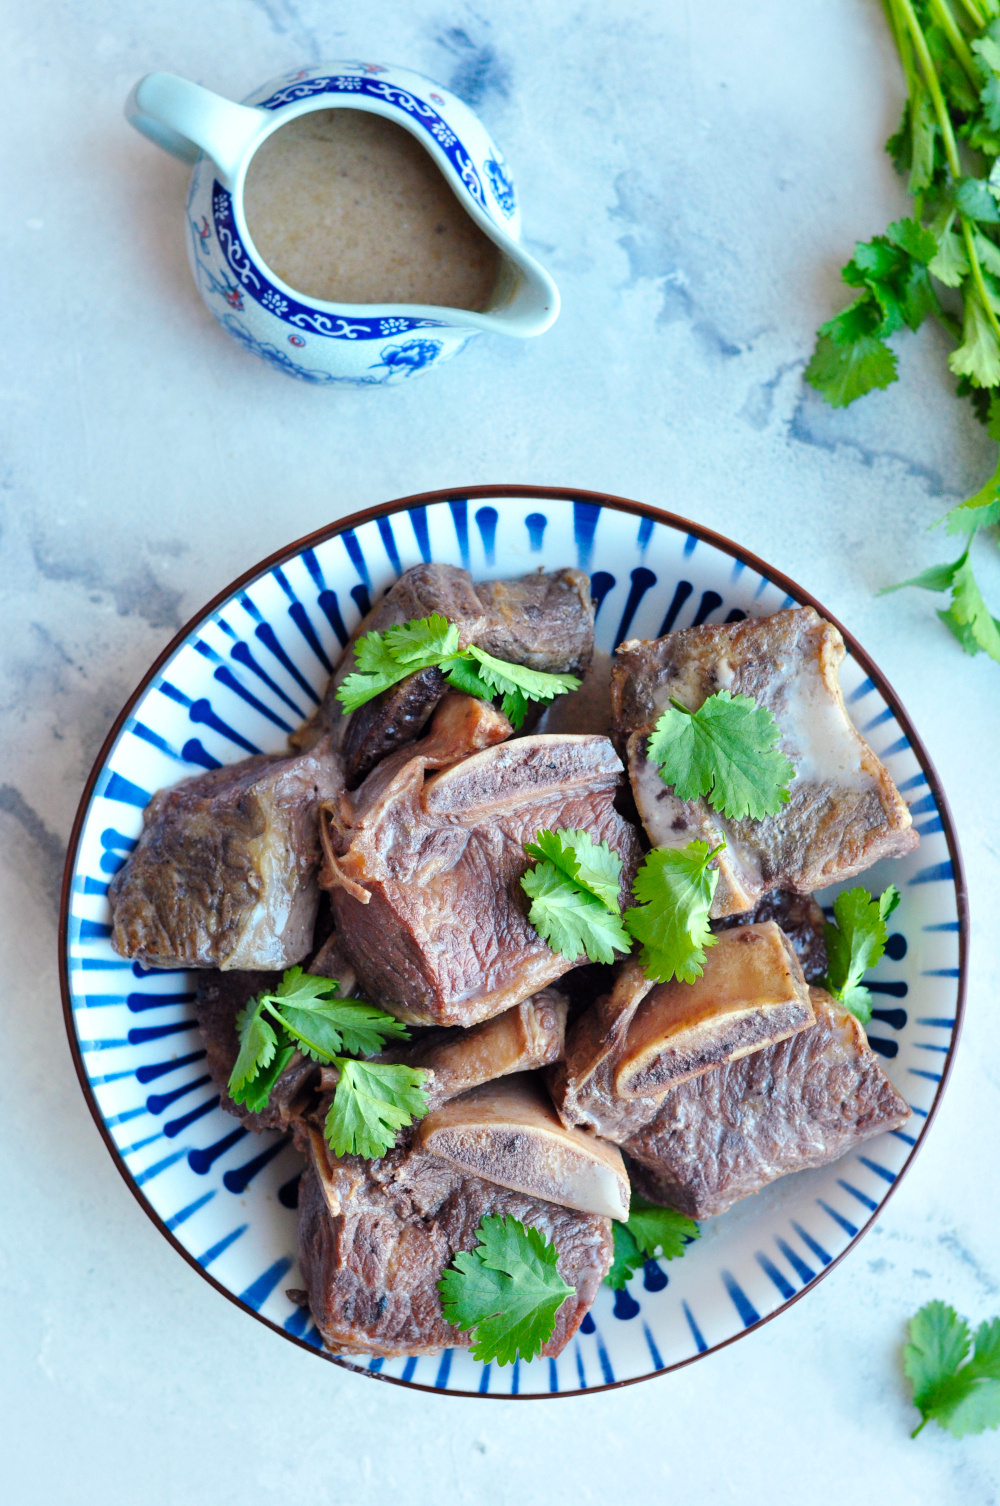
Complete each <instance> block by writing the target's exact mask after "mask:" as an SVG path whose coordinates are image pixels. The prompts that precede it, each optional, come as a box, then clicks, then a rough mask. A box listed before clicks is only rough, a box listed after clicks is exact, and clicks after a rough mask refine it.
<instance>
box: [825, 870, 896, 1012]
mask: <svg viewBox="0 0 1000 1506" xmlns="http://www.w3.org/2000/svg"><path fill="white" fill-rule="evenodd" d="M899 901H900V893H899V890H898V889H897V888H896V886H895V885H894V884H890V885H889V887H888V888H887V889H884V890H883V891H882V893H881V895H880V896H879V898H878V899H873V898H872V896H871V895H870V894H869V893H868V890H867V889H848V890H845V892H844V893H843V894H838V895H837V898H836V899H835V900H834V902H833V916H834V923H833V924H830V922H829V921H828V922H827V923H826V925H825V926H824V927H823V936H824V939H825V941H826V953H827V975H826V978H825V980H824V982H825V986H826V987H827V988H828V989H829V991H830V993H831V994H832V995H833V997H834V998H835V999H838V1000H839V1001H840V1003H841V1004H843V1005H844V1008H845V1009H849V1010H850V1012H851V1014H853V1015H855V1016H856V1017H857V1018H858V1019H859V1020H860V1021H861V1023H862V1025H867V1023H868V1021H869V1020H870V1019H871V1012H872V1005H871V994H870V993H869V992H868V990H867V988H864V987H863V986H862V984H861V980H862V978H863V977H864V975H865V973H866V972H867V971H868V969H869V968H870V967H874V966H875V964H876V962H878V960H879V958H880V957H881V956H882V953H883V952H884V951H885V944H886V942H887V941H888V939H889V931H888V928H887V926H886V921H887V920H888V918H889V916H890V915H891V914H892V912H893V910H895V908H896V906H897V905H898V904H899Z"/></svg>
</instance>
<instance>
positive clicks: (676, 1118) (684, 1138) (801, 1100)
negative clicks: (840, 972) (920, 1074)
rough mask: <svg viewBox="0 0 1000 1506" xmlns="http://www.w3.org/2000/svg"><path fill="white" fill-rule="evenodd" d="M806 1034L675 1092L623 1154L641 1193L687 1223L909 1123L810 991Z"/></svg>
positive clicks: (851, 1022)
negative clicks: (810, 1023) (810, 1022)
mask: <svg viewBox="0 0 1000 1506" xmlns="http://www.w3.org/2000/svg"><path fill="white" fill-rule="evenodd" d="M811 993H812V1000H813V1008H814V1010H815V1013H816V1023H815V1025H813V1026H812V1027H811V1028H810V1029H807V1030H803V1031H801V1032H800V1033H799V1034H798V1035H794V1036H792V1037H790V1038H789V1039H788V1040H785V1041H781V1042H779V1043H778V1044H777V1045H775V1046H769V1047H767V1048H766V1049H765V1050H763V1051H757V1052H754V1053H753V1054H752V1055H750V1056H743V1057H741V1058H740V1059H739V1060H737V1061H732V1062H728V1063H726V1064H725V1065H724V1066H721V1067H716V1068H715V1069H714V1070H713V1071H711V1072H705V1073H703V1074H702V1075H701V1076H700V1077H696V1078H692V1079H691V1080H690V1081H689V1082H685V1083H682V1084H681V1086H680V1087H678V1088H673V1089H672V1090H671V1091H670V1092H669V1093H667V1094H666V1096H665V1097H664V1098H663V1100H662V1102H661V1104H660V1106H659V1109H658V1112H657V1115H656V1117H655V1119H653V1120H652V1121H651V1122H650V1123H649V1124H647V1125H645V1126H644V1127H643V1128H642V1129H640V1130H638V1131H637V1132H636V1133H635V1134H633V1135H631V1136H630V1137H629V1138H628V1139H627V1140H626V1141H625V1142H624V1144H623V1149H624V1151H625V1152H626V1155H627V1156H629V1157H630V1158H631V1167H630V1170H631V1174H632V1183H633V1186H634V1187H635V1189H636V1191H637V1192H640V1193H641V1194H642V1195H643V1196H644V1197H647V1198H649V1199H650V1200H651V1201H653V1202H656V1203H662V1204H665V1205H666V1206H667V1207H669V1208H676V1209H677V1210H678V1211H679V1212H681V1213H686V1214H688V1215H689V1216H690V1217H691V1218H708V1217H710V1216H711V1215H713V1214H717V1213H723V1212H724V1211H725V1210H726V1209H727V1208H728V1207H730V1206H731V1205H732V1204H733V1203H735V1202H737V1201H738V1200H739V1199H740V1198H745V1197H748V1196H749V1195H750V1194H751V1193H753V1192H759V1191H760V1189H761V1188H762V1187H766V1186H767V1184H768V1183H769V1182H773V1181H775V1180H776V1179H777V1178H778V1177H783V1176H787V1175H788V1174H789V1173H790V1172H794V1171H803V1170H805V1169H806V1168H807V1167H810V1166H825V1165H826V1164H827V1162H829V1161H835V1160H837V1159H838V1157H840V1156H842V1155H843V1154H844V1153H845V1152H846V1151H848V1150H850V1149H851V1148H852V1146H855V1145H858V1144H860V1143H861V1142H862V1141H863V1140H867V1139H869V1138H870V1137H871V1136H872V1135H878V1134H881V1133H882V1132H883V1131H885V1130H893V1129H898V1128H899V1127H900V1125H902V1124H904V1123H905V1122H906V1120H907V1119H908V1118H909V1117H910V1110H909V1107H908V1105H907V1104H906V1102H905V1100H904V1099H903V1098H901V1097H900V1095H899V1093H897V1092H896V1089H895V1088H894V1087H893V1086H892V1084H891V1083H890V1082H889V1079H888V1078H887V1077H886V1075H885V1073H884V1072H883V1071H882V1068H881V1066H880V1065H879V1063H878V1060H877V1059H876V1057H875V1056H874V1054H873V1053H872V1050H871V1048H870V1046H869V1045H868V1041H867V1038H866V1036H865V1032H864V1030H863V1029H862V1028H861V1026H860V1024H859V1023H858V1021H857V1020H856V1019H855V1018H854V1016H853V1015H852V1014H849V1013H848V1011H847V1010H846V1009H844V1008H843V1007H842V1005H840V1004H838V1003H836V1002H835V1000H833V999H832V998H831V997H830V995H829V994H827V993H825V992H824V991H823V990H822V989H819V988H814V989H812V990H811Z"/></svg>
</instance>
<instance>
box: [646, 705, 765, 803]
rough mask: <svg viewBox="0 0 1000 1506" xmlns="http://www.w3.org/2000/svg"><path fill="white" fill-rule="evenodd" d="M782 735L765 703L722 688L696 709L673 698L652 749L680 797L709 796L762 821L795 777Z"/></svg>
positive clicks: (667, 781)
mask: <svg viewBox="0 0 1000 1506" xmlns="http://www.w3.org/2000/svg"><path fill="white" fill-rule="evenodd" d="M780 736H781V732H780V729H779V727H778V724H777V722H776V721H775V719H774V717H773V716H772V715H771V713H770V711H768V709H767V707H766V706H758V705H757V704H756V702H754V701H753V700H751V698H750V697H749V696H746V695H737V696H733V695H730V693H729V691H728V690H720V691H717V692H716V694H715V695H710V696H709V697H708V699H707V700H705V701H704V702H703V703H702V704H701V706H700V707H699V708H698V710H697V711H689V710H688V708H687V707H686V706H683V705H682V704H681V702H680V701H675V700H674V699H673V698H671V701H670V705H669V706H667V707H666V708H665V710H664V711H663V713H662V715H661V716H660V718H659V720H658V722H657V723H656V727H655V729H654V731H653V734H652V736H651V737H650V739H649V746H648V750H647V751H648V756H649V757H650V758H651V759H652V761H653V763H655V764H656V765H657V766H658V768H659V770H660V778H661V779H662V780H663V782H664V784H669V785H673V788H674V794H675V795H676V796H677V798H678V799H679V800H697V799H698V798H699V797H700V796H702V795H704V796H707V798H708V803H709V805H711V806H712V807H713V809H715V810H717V811H721V812H722V814H723V815H724V816H729V817H730V818H731V819H738V818H740V817H743V816H752V817H753V818H754V820H756V821H759V820H761V818H762V817H764V816H773V815H776V814H777V812H778V811H779V810H780V809H781V807H782V806H783V805H785V804H786V803H787V802H788V799H789V794H788V785H789V783H790V782H791V780H793V779H794V778H795V766H794V765H793V764H792V763H790V762H789V760H788V759H787V758H786V757H785V755H784V754H783V753H782V752H781V750H780V749H779V748H778V746H777V743H778V739H779V738H780Z"/></svg>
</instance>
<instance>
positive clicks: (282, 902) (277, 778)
mask: <svg viewBox="0 0 1000 1506" xmlns="http://www.w3.org/2000/svg"><path fill="white" fill-rule="evenodd" d="M342 784H343V776H342V775H341V772H340V767H339V763H338V761H337V759H336V758H335V757H334V756H333V754H332V753H331V750H330V743H329V739H328V738H324V739H323V740H322V741H321V742H319V743H317V744H316V746H315V747H314V748H313V750H312V751H311V752H310V753H304V754H297V755H295V756H293V757H290V758H287V757H270V756H265V755H260V756H256V757H254V758H246V759H244V760H243V761H242V762H241V763H235V764H228V765H226V766H225V767H223V768H221V769H213V770H212V771H211V772H210V773H208V774H198V775H196V776H195V777H194V778H193V779H185V780H183V781H182V782H181V783H180V784H177V785H174V787H173V788H172V789H169V790H161V791H160V792H159V793H158V794H156V795H154V796H153V798H152V800H151V801H150V802H149V804H148V805H147V807H146V809H145V811H144V813H143V827H142V835H141V837H140V838H139V842H138V845H137V846H136V848H135V850H134V852H132V854H131V855H130V857H129V858H128V861H127V862H126V863H125V866H124V867H123V868H122V869H121V870H120V871H119V872H118V873H117V874H116V875H115V877H114V879H113V880H112V883H111V887H110V889H109V891H108V894H109V899H110V901H111V908H112V912H113V917H114V930H113V932H112V937H111V941H112V945H113V946H114V948H115V951H116V952H118V953H119V954H120V955H121V956H122V957H133V958H135V959H136V960H137V961H138V962H141V963H143V964H144V965H145V966H146V967H219V968H222V969H224V970H226V969H229V968H257V969H276V970H280V969H282V968H286V967H291V966H292V965H293V964H294V963H296V962H301V960H302V958H303V957H305V956H306V955H307V954H308V952H309V950H310V948H311V946H312V936H313V926H314V924H315V920H316V909H317V906H318V904H319V887H318V885H317V883H316V870H317V868H318V866H319V856H320V847H319V834H318V830H317V810H318V807H319V804H320V802H321V801H323V800H329V799H330V798H331V797H332V796H333V795H335V794H336V793H337V791H338V790H339V789H340V788H341V786H342Z"/></svg>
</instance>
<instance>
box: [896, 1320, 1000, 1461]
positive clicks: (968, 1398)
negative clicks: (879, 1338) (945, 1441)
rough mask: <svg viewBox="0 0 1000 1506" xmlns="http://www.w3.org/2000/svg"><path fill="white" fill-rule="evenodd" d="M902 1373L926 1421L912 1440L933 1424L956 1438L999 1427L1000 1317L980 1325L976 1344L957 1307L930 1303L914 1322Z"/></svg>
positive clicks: (920, 1425) (915, 1430)
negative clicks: (926, 1426)
mask: <svg viewBox="0 0 1000 1506" xmlns="http://www.w3.org/2000/svg"><path fill="white" fill-rule="evenodd" d="M970 1347H972V1349H973V1353H972V1357H971V1359H970V1358H969V1350H970ZM903 1369H904V1371H905V1372H906V1375H907V1378H908V1379H909V1380H910V1382H911V1383H912V1385H913V1404H914V1406H915V1407H916V1408H917V1409H918V1411H919V1412H920V1413H921V1414H922V1418H923V1420H922V1421H921V1422H920V1424H919V1425H918V1426H917V1427H916V1428H914V1430H913V1433H912V1434H911V1436H912V1437H914V1438H915V1437H916V1436H917V1434H918V1433H919V1432H920V1430H921V1428H923V1427H924V1426H925V1425H926V1424H927V1423H928V1422H930V1421H931V1420H933V1421H935V1422H937V1423H938V1424H939V1426H940V1427H943V1428H947V1429H948V1431H949V1432H950V1433H952V1434H953V1435H954V1436H955V1437H956V1438H961V1437H963V1436H964V1435H965V1434H966V1433H982V1432H983V1431H984V1430H985V1429H986V1428H995V1427H1000V1318H994V1319H993V1321H992V1323H981V1324H980V1326H979V1328H978V1329H977V1330H976V1334H975V1338H974V1339H973V1338H972V1335H971V1334H970V1332H969V1325H968V1324H967V1323H966V1321H965V1319H964V1318H960V1317H959V1315H958V1313H957V1312H956V1311H955V1309H954V1308H953V1307H950V1306H948V1305H947V1304H946V1303H944V1302H928V1303H926V1304H925V1305H924V1306H923V1307H922V1308H921V1309H920V1311H919V1312H918V1313H917V1315H916V1317H914V1318H912V1319H911V1320H910V1325H909V1343H908V1344H906V1345H905V1346H904V1348H903Z"/></svg>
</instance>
